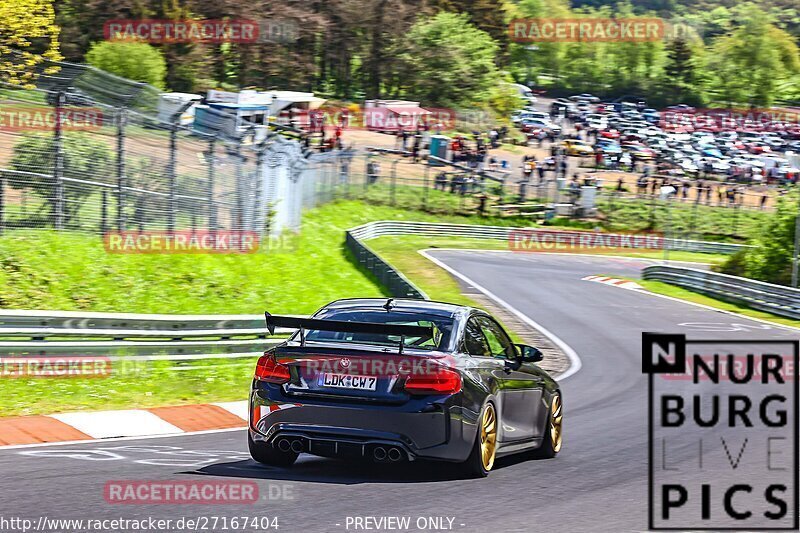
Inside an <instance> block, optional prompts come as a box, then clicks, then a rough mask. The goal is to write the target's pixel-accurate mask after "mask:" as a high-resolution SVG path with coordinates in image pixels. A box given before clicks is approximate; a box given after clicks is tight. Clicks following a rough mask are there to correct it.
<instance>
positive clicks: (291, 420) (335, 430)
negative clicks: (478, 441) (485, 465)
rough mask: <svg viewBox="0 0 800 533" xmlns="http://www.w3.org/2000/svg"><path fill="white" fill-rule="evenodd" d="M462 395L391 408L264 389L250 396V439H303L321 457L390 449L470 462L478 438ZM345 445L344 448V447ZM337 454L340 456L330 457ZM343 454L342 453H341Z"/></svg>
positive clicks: (420, 456) (364, 453) (272, 388)
mask: <svg viewBox="0 0 800 533" xmlns="http://www.w3.org/2000/svg"><path fill="white" fill-rule="evenodd" d="M462 419H463V416H462V408H461V405H460V397H459V395H455V396H451V397H447V398H442V399H441V400H439V401H429V400H422V399H421V400H413V401H410V402H407V403H405V404H403V405H385V404H369V403H366V402H364V403H354V402H336V403H335V402H331V401H330V400H327V399H326V400H317V399H303V400H299V401H298V399H296V398H287V397H285V395H284V394H283V391H282V390H281V388H280V387H278V386H274V385H269V386H266V387H263V388H258V389H256V390H254V391H253V392H252V393H251V397H250V435H251V437H252V439H253V440H254V441H260V442H267V443H270V444H273V445H274V443H275V442H276V441H277V440H278V439H281V438H284V437H287V438H302V439H304V440H306V441H307V443H308V447H307V451H308V452H309V453H317V454H318V455H351V456H352V455H359V454H361V455H364V456H366V455H367V453H366V451H367V450H368V449H369V447H371V446H375V445H389V446H396V447H399V448H401V449H402V450H404V452H405V454H406V455H407V457H408V458H409V459H411V460H414V459H417V458H421V459H422V458H424V459H441V460H446V461H464V460H466V459H467V457H468V456H469V453H470V450H471V447H472V443H473V442H474V439H475V430H474V427H473V426H472V425H467V426H466V430H465V425H464V424H462V422H461V420H462ZM339 444H341V446H338V445H339ZM331 449H334V451H335V452H337V453H334V454H332V453H330V450H331ZM339 451H341V452H342V453H341V454H340V453H338V452H339Z"/></svg>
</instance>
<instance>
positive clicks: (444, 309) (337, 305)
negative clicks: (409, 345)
mask: <svg viewBox="0 0 800 533" xmlns="http://www.w3.org/2000/svg"><path fill="white" fill-rule="evenodd" d="M389 300H391V301H392V310H395V311H419V312H424V313H428V314H431V315H435V316H442V317H451V318H455V317H457V316H463V315H468V314H470V313H471V312H472V311H474V309H473V308H471V307H468V306H465V305H457V304H451V303H447V302H436V301H432V300H418V299H411V298H344V299H341V300H336V301H333V302H331V303H329V304H328V305H326V306H325V307H323V308H322V309H325V310H331V309H385V308H384V306H385V305H386V302H387V301H389ZM322 309H321V310H322Z"/></svg>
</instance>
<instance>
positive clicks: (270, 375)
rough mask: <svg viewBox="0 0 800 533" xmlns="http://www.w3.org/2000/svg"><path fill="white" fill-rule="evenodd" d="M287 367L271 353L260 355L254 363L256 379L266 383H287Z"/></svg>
mask: <svg viewBox="0 0 800 533" xmlns="http://www.w3.org/2000/svg"><path fill="white" fill-rule="evenodd" d="M291 377H292V376H291V374H290V373H289V367H288V366H286V365H282V364H280V363H279V362H277V361H276V360H275V358H273V357H272V356H271V355H262V356H261V357H259V358H258V362H257V363H256V379H258V380H261V381H266V382H268V383H277V384H281V383H288V382H289V380H290V379H291Z"/></svg>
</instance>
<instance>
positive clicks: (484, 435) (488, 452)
mask: <svg viewBox="0 0 800 533" xmlns="http://www.w3.org/2000/svg"><path fill="white" fill-rule="evenodd" d="M496 449H497V414H496V413H495V411H494V406H493V405H492V404H486V410H485V411H484V412H483V420H482V421H481V463H482V464H483V468H484V470H486V471H487V472H488V471H489V470H491V469H492V466H494V452H495V450H496Z"/></svg>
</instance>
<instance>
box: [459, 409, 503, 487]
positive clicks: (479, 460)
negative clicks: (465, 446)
mask: <svg viewBox="0 0 800 533" xmlns="http://www.w3.org/2000/svg"><path fill="white" fill-rule="evenodd" d="M488 409H491V410H492V412H493V413H494V416H495V446H496V445H497V440H496V439H497V427H499V425H500V422H499V420H498V419H499V417H498V415H497V410H496V409H495V407H494V404H493V403H491V402H487V403H486V405H484V406H483V409H481V413H480V416H479V417H478V422H477V426H478V427H477V431H476V432H475V442H474V443H473V444H472V451H471V452H470V454H469V457H468V458H467V460H466V461H464V462H463V463H462V469H463V472H464V473H465V474H466V475H468V476H469V477H475V478H482V477H486V476H488V475H489V471H490V470H491V469H492V466H493V465H494V457H493V458H492V461H491V464H490V465H489V467H488V468H487V467H486V465H485V464H484V460H483V457H482V455H483V452H482V448H481V427H482V425H483V422H484V417H485V416H486V412H487V410H488Z"/></svg>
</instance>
